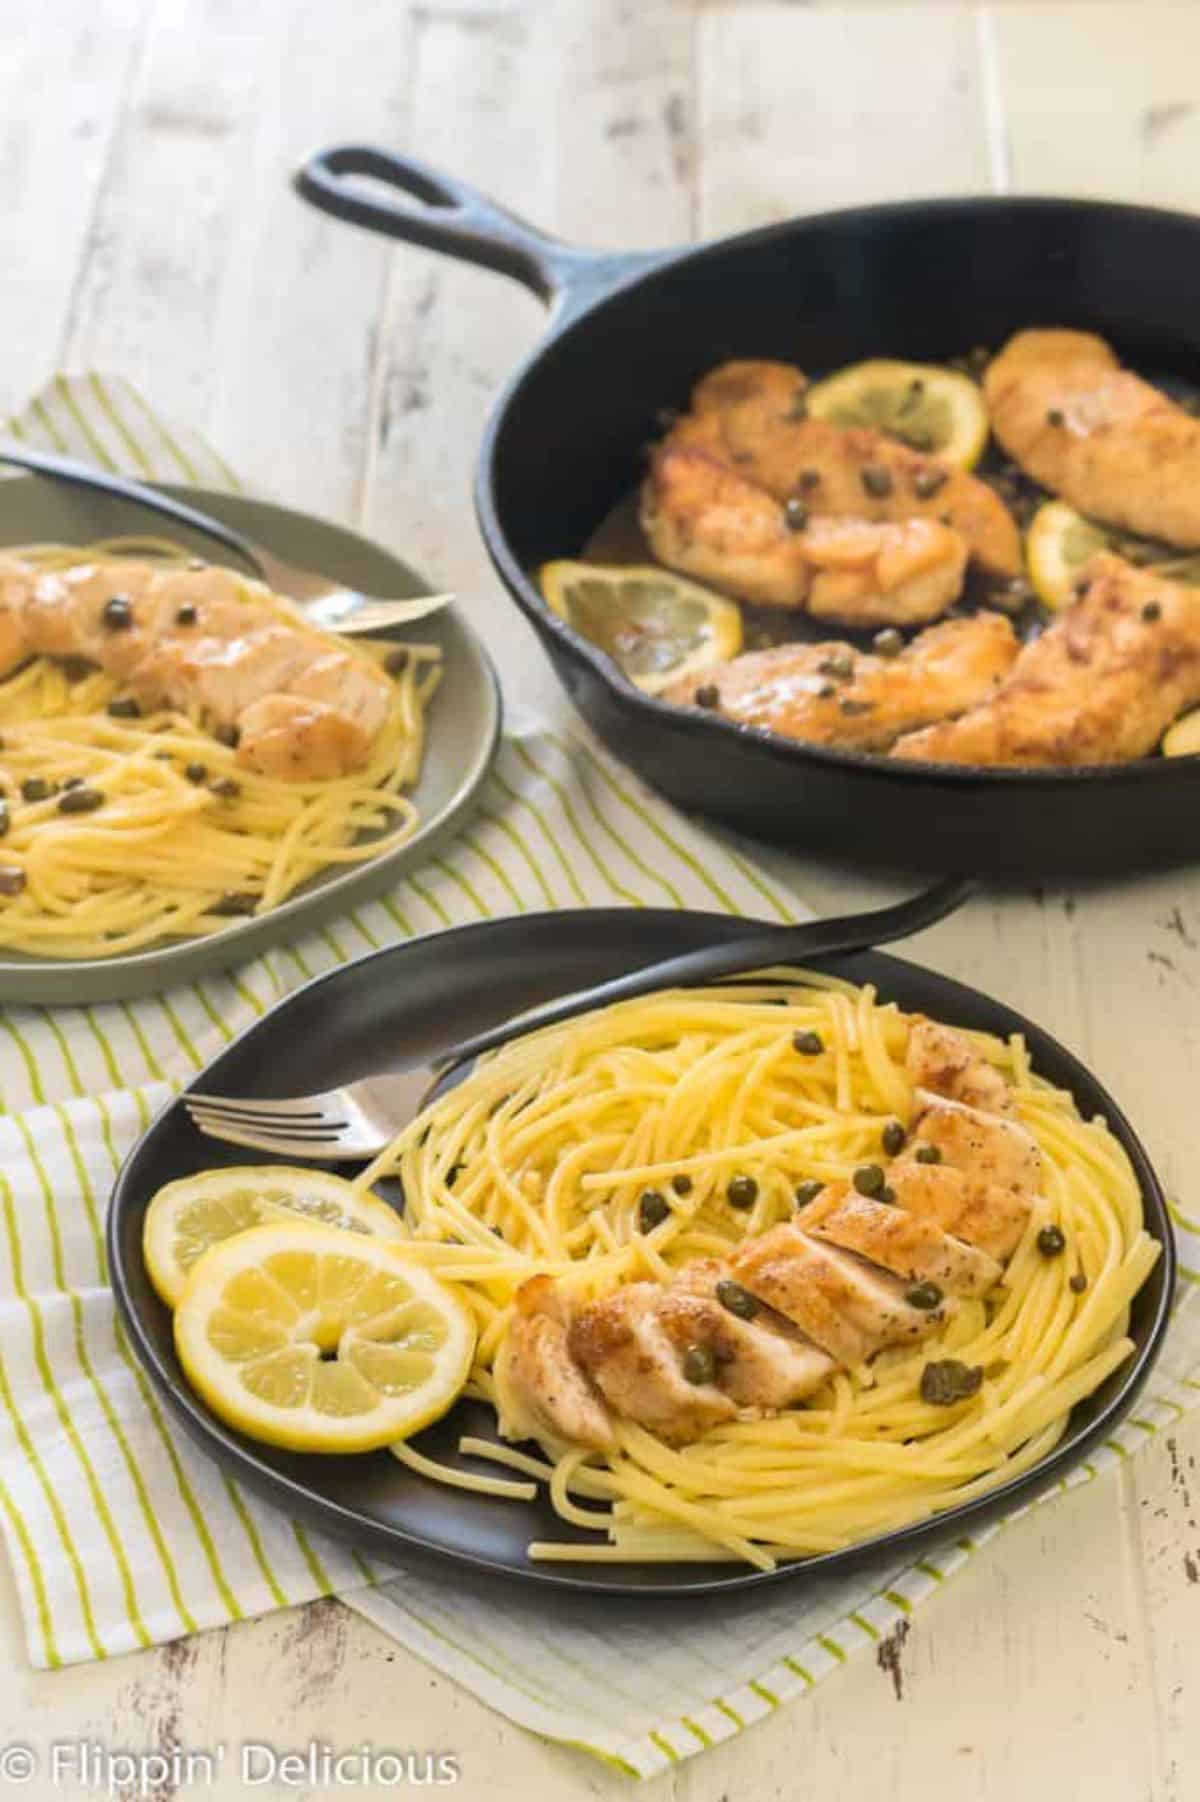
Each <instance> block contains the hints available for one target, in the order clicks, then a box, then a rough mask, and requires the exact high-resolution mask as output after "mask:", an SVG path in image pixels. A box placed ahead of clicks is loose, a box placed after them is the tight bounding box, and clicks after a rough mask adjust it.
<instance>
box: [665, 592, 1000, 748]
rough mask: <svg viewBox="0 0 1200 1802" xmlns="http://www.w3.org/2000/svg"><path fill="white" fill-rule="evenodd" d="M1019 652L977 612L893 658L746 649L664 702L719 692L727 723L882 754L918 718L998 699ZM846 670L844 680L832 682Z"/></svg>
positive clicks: (930, 630)
mask: <svg viewBox="0 0 1200 1802" xmlns="http://www.w3.org/2000/svg"><path fill="white" fill-rule="evenodd" d="M1018 649H1019V646H1018V644H1017V640H1016V637H1015V636H1014V634H1013V629H1012V627H1011V625H1010V624H1009V622H1008V620H1007V619H1005V617H1004V615H1003V614H1001V613H976V614H973V615H972V616H971V617H970V618H968V619H953V620H945V621H943V623H942V624H941V625H939V626H929V627H927V628H926V630H925V631H924V632H921V633H919V634H918V636H917V637H916V638H914V639H913V640H912V641H911V643H909V644H907V645H906V646H905V647H904V649H903V650H902V651H901V652H900V653H899V655H898V656H896V657H878V656H875V655H874V654H872V653H870V652H865V651H858V650H855V649H854V647H853V646H852V645H849V644H841V643H838V642H837V641H836V640H834V641H831V642H826V643H823V644H786V645H779V646H778V647H776V648H775V649H774V650H770V651H750V652H748V653H747V654H746V655H745V656H742V657H735V658H733V659H732V661H731V662H729V663H721V664H717V665H715V666H714V667H713V668H712V669H707V670H705V671H704V673H703V675H702V676H694V677H692V678H691V679H690V680H688V681H687V682H681V683H676V684H674V685H673V686H672V687H671V688H668V689H667V690H666V692H665V696H664V698H665V699H666V700H669V701H678V702H680V703H681V704H683V705H686V704H687V703H689V702H694V701H695V699H696V693H697V690H698V689H707V690H709V691H712V690H715V691H716V701H715V703H714V705H715V707H716V710H717V711H718V712H719V713H721V714H723V715H724V716H725V718H726V719H731V720H737V721H739V722H740V723H741V724H744V725H748V726H765V727H767V728H768V730H770V731H772V732H778V733H780V734H781V735H782V736H783V737H785V738H799V739H804V740H806V741H807V742H808V743H810V744H821V745H842V746H845V747H846V748H850V749H855V750H862V751H875V750H886V749H887V747H888V746H889V745H891V744H892V743H894V741H895V740H896V738H897V737H899V736H900V735H901V734H902V733H907V732H911V731H912V730H913V729H914V727H915V726H916V724H917V722H918V721H929V720H942V719H945V718H947V717H948V716H950V715H953V714H957V713H962V712H964V711H965V710H966V709H967V708H969V707H973V706H976V705H978V703H979V702H980V701H981V700H983V699H984V697H986V696H987V695H989V694H992V693H994V692H995V690H996V689H997V688H998V686H999V685H1000V683H1001V682H1002V681H1003V679H1004V676H1005V674H1006V673H1007V671H1008V670H1009V669H1011V667H1012V665H1013V662H1014V661H1015V659H1016V656H1017V651H1018ZM847 666H849V669H850V674H849V675H848V676H846V675H841V674H836V675H835V673H834V671H835V670H838V669H844V668H845V667H847ZM709 698H710V699H711V693H710V696H709Z"/></svg>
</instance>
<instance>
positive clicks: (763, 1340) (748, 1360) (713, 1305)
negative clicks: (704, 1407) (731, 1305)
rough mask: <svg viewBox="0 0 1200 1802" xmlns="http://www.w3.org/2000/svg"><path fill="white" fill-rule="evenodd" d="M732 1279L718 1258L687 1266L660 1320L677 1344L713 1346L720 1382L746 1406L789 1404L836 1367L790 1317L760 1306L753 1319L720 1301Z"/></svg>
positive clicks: (666, 1297) (669, 1293)
mask: <svg viewBox="0 0 1200 1802" xmlns="http://www.w3.org/2000/svg"><path fill="white" fill-rule="evenodd" d="M729 1280H732V1279H731V1276H730V1271H729V1267H728V1265H726V1264H722V1263H719V1262H718V1261H717V1260H716V1259H715V1258H697V1259H695V1260H694V1261H693V1262H692V1263H690V1264H685V1265H684V1267H683V1269H682V1270H681V1271H680V1272H679V1275H678V1276H677V1277H676V1279H675V1281H674V1282H673V1283H672V1284H671V1286H670V1288H669V1289H667V1290H665V1291H664V1294H663V1299H662V1301H661V1303H660V1304H659V1310H658V1312H659V1319H660V1320H661V1321H662V1323H663V1329H664V1331H665V1332H666V1334H667V1337H668V1338H669V1339H670V1340H671V1341H672V1343H673V1344H674V1345H676V1346H677V1347H679V1348H681V1349H686V1347H687V1346H688V1345H707V1346H709V1347H711V1349H712V1352H713V1354H714V1356H715V1358H716V1361H717V1383H718V1385H719V1387H720V1388H722V1389H723V1390H724V1391H725V1393H726V1394H727V1395H729V1396H731V1397H732V1398H733V1400H734V1401H735V1402H737V1403H738V1405H739V1407H744V1408H768V1409H771V1408H786V1407H787V1406H788V1405H789V1403H791V1402H799V1401H803V1400H804V1398H805V1397H806V1396H808V1395H811V1394H812V1392H813V1390H814V1389H819V1388H820V1386H821V1384H822V1383H823V1382H824V1381H825V1379H826V1377H827V1376H829V1375H830V1373H831V1372H832V1371H833V1370H834V1369H835V1368H836V1366H835V1364H834V1362H833V1359H832V1358H831V1357H829V1356H828V1355H827V1353H825V1352H823V1351H820V1350H819V1349H818V1347H817V1346H815V1345H814V1344H813V1342H812V1340H811V1339H806V1338H805V1337H804V1335H803V1333H801V1332H800V1331H799V1330H798V1328H797V1327H795V1326H794V1325H793V1324H792V1322H791V1321H790V1320H785V1319H784V1317H783V1315H782V1314H773V1313H772V1312H771V1310H770V1309H768V1308H762V1309H761V1310H760V1312H759V1314H758V1315H757V1316H755V1317H753V1318H751V1319H749V1320H745V1319H743V1318H741V1317H740V1316H739V1315H737V1314H734V1313H731V1311H730V1310H729V1309H728V1308H727V1307H726V1306H725V1304H724V1303H723V1302H722V1301H721V1300H720V1298H719V1295H718V1290H717V1285H718V1284H719V1283H722V1282H726V1281H729Z"/></svg>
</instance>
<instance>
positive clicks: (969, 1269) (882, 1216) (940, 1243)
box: [796, 1183, 1000, 1295]
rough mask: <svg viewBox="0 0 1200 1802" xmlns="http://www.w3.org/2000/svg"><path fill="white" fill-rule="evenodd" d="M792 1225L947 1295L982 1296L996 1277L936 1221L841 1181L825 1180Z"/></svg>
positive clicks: (993, 1266) (990, 1263) (992, 1266)
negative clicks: (933, 1286)
mask: <svg viewBox="0 0 1200 1802" xmlns="http://www.w3.org/2000/svg"><path fill="white" fill-rule="evenodd" d="M796 1225H797V1226H799V1227H801V1228H803V1230H804V1231H805V1232H806V1233H811V1234H812V1235H813V1237H814V1238H817V1239H824V1240H826V1241H827V1242H828V1243H829V1244H830V1245H840V1246H841V1248H842V1250H843V1251H853V1252H857V1254H858V1256H859V1257H862V1258H867V1259H869V1260H870V1262H871V1263H872V1264H878V1265H879V1266H880V1268H881V1269H882V1270H890V1271H891V1273H892V1275H893V1276H900V1277H904V1278H905V1280H906V1281H907V1282H910V1283H916V1282H931V1283H936V1284H937V1285H938V1287H939V1288H941V1289H945V1290H946V1291H947V1292H948V1293H949V1294H951V1295H985V1294H986V1293H987V1291H988V1290H989V1289H991V1288H993V1287H994V1286H995V1285H996V1284H997V1283H998V1282H999V1281H1000V1265H999V1264H998V1263H997V1261H996V1259H995V1258H992V1257H989V1256H988V1255H987V1253H986V1252H983V1251H980V1250H979V1249H978V1248H977V1247H976V1246H974V1245H968V1244H967V1243H966V1241H965V1240H963V1239H959V1238H955V1237H953V1236H952V1235H951V1234H950V1233H946V1232H943V1231H942V1229H941V1227H940V1226H938V1224H937V1223H936V1221H935V1220H932V1219H930V1218H928V1217H921V1216H919V1215H917V1214H912V1213H909V1212H908V1211H907V1209H906V1208H905V1207H903V1206H896V1205H893V1204H890V1203H887V1202H882V1201H873V1200H872V1199H871V1198H870V1197H869V1196H866V1195H860V1194H859V1193H858V1191H857V1190H856V1189H852V1188H850V1186H849V1185H848V1184H846V1183H826V1185H825V1188H824V1189H823V1190H822V1192H821V1194H820V1195H818V1197H817V1199H816V1200H815V1201H812V1202H810V1203H809V1205H808V1206H807V1207H806V1208H804V1209H803V1210H802V1211H801V1212H800V1213H799V1214H797V1216H796Z"/></svg>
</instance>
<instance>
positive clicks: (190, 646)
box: [0, 557, 390, 781]
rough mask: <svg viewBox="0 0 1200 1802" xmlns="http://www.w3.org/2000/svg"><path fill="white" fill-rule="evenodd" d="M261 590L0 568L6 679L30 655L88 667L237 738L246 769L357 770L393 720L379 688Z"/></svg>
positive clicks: (150, 574) (160, 574) (290, 775)
mask: <svg viewBox="0 0 1200 1802" xmlns="http://www.w3.org/2000/svg"><path fill="white" fill-rule="evenodd" d="M255 592H256V591H255V587H254V586H249V587H248V586H247V584H246V583H244V582H242V581H241V580H240V579H239V578H238V577H237V576H235V575H234V574H233V573H232V572H231V571H229V570H224V569H217V568H212V567H209V566H207V565H205V566H202V567H200V568H198V569H195V570H192V569H164V568H161V567H156V566H155V565H153V564H151V563H145V562H138V561H136V560H133V559H131V560H130V561H128V562H123V563H114V564H110V565H103V566H101V565H94V564H79V565H76V566H74V567H73V568H69V569H66V570H61V571H38V570H36V569H34V568H33V567H32V566H30V565H29V564H26V563H23V562H21V560H20V559H19V558H12V557H10V558H5V559H0V675H2V674H4V673H7V672H8V671H9V670H11V669H15V668H16V667H17V666H18V665H19V664H20V663H22V662H23V661H24V660H25V659H26V658H28V657H33V656H47V657H61V658H67V657H70V658H82V659H84V660H86V661H87V662H91V663H95V664H97V665H98V666H99V667H100V668H101V669H103V670H105V671H106V672H107V673H108V674H109V675H111V676H113V677H114V678H115V679H116V680H117V681H119V682H121V683H123V684H125V685H127V686H128V687H129V688H130V689H131V691H132V692H133V694H134V695H136V697H137V698H138V700H139V701H140V702H141V703H142V705H143V706H145V707H150V708H156V707H171V708H175V709H177V710H179V711H181V712H194V713H198V714H199V715H200V716H201V717H203V719H204V720H205V722H206V723H207V724H208V725H209V726H211V727H213V728H214V729H215V728H225V729H228V728H232V727H237V728H238V730H239V733H240V742H239V746H238V762H239V763H240V764H241V765H242V766H243V768H246V769H253V770H259V771H260V772H262V773H264V774H269V775H275V776H281V777H283V778H285V779H293V780H297V781H301V780H308V781H312V780H320V779H324V778H328V777H337V776H343V775H347V774H349V773H350V772H351V771H352V770H355V769H358V768H360V767H361V766H362V765H363V764H364V763H365V762H366V761H367V760H368V758H369V756H370V752H371V747H372V745H373V743H374V741H375V738H376V736H377V735H378V733H379V730H380V728H381V727H382V725H383V723H384V721H385V719H386V717H387V712H388V705H389V700H390V689H389V685H388V680H387V677H386V676H385V675H384V673H383V671H382V670H381V669H380V668H379V667H378V666H377V665H376V664H374V663H372V662H370V661H369V660H368V659H367V658H365V657H362V656H360V655H358V654H357V653H356V652H354V651H352V650H350V649H349V648H346V649H343V648H342V647H340V646H338V645H336V644H334V643H332V642H331V641H330V640H329V639H328V638H326V637H323V636H322V635H320V634H318V633H316V632H313V631H310V630H307V629H306V628H305V627H304V626H302V625H300V624H293V623H291V622H290V621H288V620H284V619H281V618H280V617H278V616H277V615H276V614H274V613H273V612H271V611H269V610H268V608H267V607H266V606H265V605H264V604H263V603H262V602H256V600H255V598H254V597H255ZM259 592H261V594H262V597H263V602H269V601H270V600H271V598H272V597H271V596H270V595H269V594H268V593H267V591H266V590H261V591H259ZM115 603H119V606H115V605H114V604H115Z"/></svg>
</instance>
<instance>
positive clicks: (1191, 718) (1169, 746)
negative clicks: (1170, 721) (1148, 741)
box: [1162, 707, 1200, 757]
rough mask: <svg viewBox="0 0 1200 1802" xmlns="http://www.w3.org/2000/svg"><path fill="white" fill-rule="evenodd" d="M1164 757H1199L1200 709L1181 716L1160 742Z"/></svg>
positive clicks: (1194, 708) (1196, 708)
mask: <svg viewBox="0 0 1200 1802" xmlns="http://www.w3.org/2000/svg"><path fill="white" fill-rule="evenodd" d="M1162 754H1163V756H1164V757H1195V756H1197V755H1200V707H1193V709H1192V711H1191V712H1190V713H1184V714H1181V715H1180V717H1179V718H1178V719H1177V720H1176V721H1175V724H1174V725H1173V726H1172V727H1171V728H1170V729H1169V731H1168V732H1167V734H1166V736H1165V737H1164V739H1163V741H1162Z"/></svg>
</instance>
